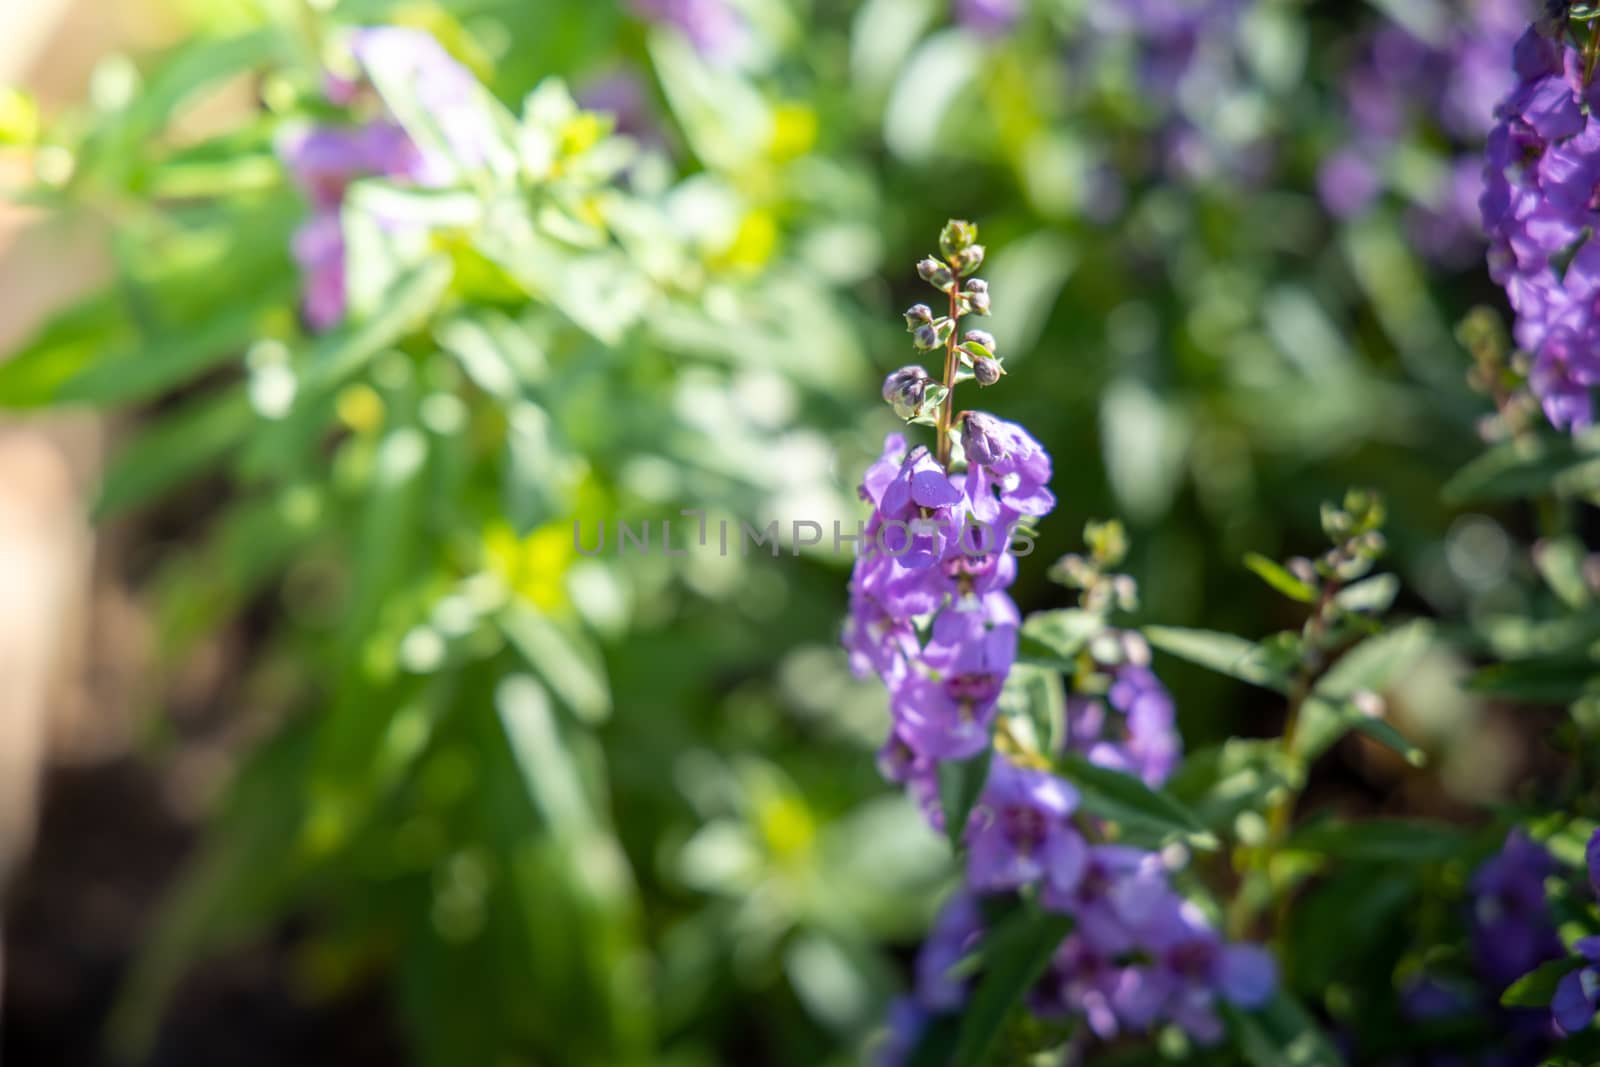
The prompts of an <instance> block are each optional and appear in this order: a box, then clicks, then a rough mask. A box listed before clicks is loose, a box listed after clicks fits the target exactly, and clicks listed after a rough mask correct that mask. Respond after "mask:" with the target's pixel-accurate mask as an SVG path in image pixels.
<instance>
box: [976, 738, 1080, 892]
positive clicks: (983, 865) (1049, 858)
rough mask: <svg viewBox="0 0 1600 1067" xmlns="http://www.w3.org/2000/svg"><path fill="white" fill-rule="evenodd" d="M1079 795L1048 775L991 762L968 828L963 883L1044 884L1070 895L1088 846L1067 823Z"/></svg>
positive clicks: (997, 886) (985, 888)
mask: <svg viewBox="0 0 1600 1067" xmlns="http://www.w3.org/2000/svg"><path fill="white" fill-rule="evenodd" d="M1077 806H1078V793H1077V790H1075V789H1073V788H1072V786H1070V785H1068V784H1067V783H1066V782H1064V781H1063V780H1061V779H1060V778H1057V777H1056V776H1055V775H1053V774H1050V773H1049V772H1048V771H1040V770H1033V769H1031V768H1025V767H1018V766H1017V765H1016V764H1014V763H1012V762H1011V761H1010V760H1007V759H1004V758H996V759H995V761H994V764H993V765H992V766H991V767H990V768H989V780H988V782H987V784H985V786H984V790H983V796H982V797H981V798H980V800H979V801H978V805H977V807H976V808H974V809H973V812H972V816H971V820H970V821H969V822H968V824H967V881H968V883H969V884H971V885H972V886H973V887H974V888H975V889H978V890H979V891H982V892H996V891H1000V890H1007V889H1020V888H1021V887H1023V886H1025V885H1030V884H1033V883H1036V882H1044V883H1045V884H1046V885H1047V886H1048V887H1049V888H1050V890H1051V891H1052V892H1054V893H1067V892H1071V891H1072V889H1073V887H1074V886H1076V885H1077V884H1078V879H1079V878H1081V877H1082V876H1083V868H1084V864H1085V863H1086V861H1087V859H1088V846H1086V845H1085V844H1084V841H1083V837H1082V835H1081V834H1079V833H1078V831H1077V829H1076V828H1075V827H1074V826H1073V825H1072V821H1071V816H1072V813H1073V812H1074V811H1075V810H1076V809H1077Z"/></svg>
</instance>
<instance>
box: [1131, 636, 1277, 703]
mask: <svg viewBox="0 0 1600 1067" xmlns="http://www.w3.org/2000/svg"><path fill="white" fill-rule="evenodd" d="M1144 636H1145V639H1146V640H1148V641H1149V642H1150V643H1151V644H1152V645H1154V646H1155V647H1156V648H1159V649H1161V651H1163V652H1167V653H1169V654H1171V655H1174V656H1177V657H1178V658H1179V659H1185V660H1188V661H1189V662H1190V663H1195V664H1198V665H1200V666H1202V667H1206V668H1208V669H1210V670H1213V671H1216V672H1218V673H1219V674H1226V675H1228V676H1229V677H1230V678H1237V679H1239V680H1240V681H1241V682H1249V683H1250V684H1251V685H1259V686H1261V687H1262V688H1264V689H1273V690H1276V691H1277V692H1280V693H1287V692H1288V691H1289V678H1288V676H1287V675H1286V674H1285V673H1284V672H1283V670H1282V669H1280V668H1278V667H1276V666H1275V665H1272V664H1271V663H1270V662H1269V660H1268V656H1267V653H1266V651H1265V650H1264V649H1263V648H1261V646H1259V645H1256V644H1254V643H1252V642H1250V641H1247V640H1245V639H1244V638H1242V637H1236V636H1234V635H1233V634H1224V633H1217V632H1215V631H1212V630H1193V629H1187V628H1184V627H1180V626H1146V627H1145V628H1144Z"/></svg>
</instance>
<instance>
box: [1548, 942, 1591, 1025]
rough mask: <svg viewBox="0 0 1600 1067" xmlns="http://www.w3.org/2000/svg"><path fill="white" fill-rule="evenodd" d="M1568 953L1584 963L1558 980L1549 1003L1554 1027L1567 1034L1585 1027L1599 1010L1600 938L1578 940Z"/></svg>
mask: <svg viewBox="0 0 1600 1067" xmlns="http://www.w3.org/2000/svg"><path fill="white" fill-rule="evenodd" d="M1572 950H1573V951H1574V952H1576V953H1577V954H1578V956H1579V958H1581V959H1582V960H1583V961H1584V964H1583V966H1582V967H1579V968H1578V969H1577V970H1575V971H1572V972H1571V973H1569V974H1567V975H1565V976H1564V977H1563V978H1562V979H1561V981H1560V982H1559V983H1558V984H1557V985H1556V994H1555V998H1554V999H1553V1000H1551V1001H1550V1010H1551V1012H1553V1013H1554V1014H1555V1017H1556V1025H1557V1026H1559V1027H1561V1029H1562V1030H1563V1031H1565V1032H1566V1033H1569V1034H1575V1033H1577V1032H1578V1031H1579V1030H1582V1029H1584V1028H1585V1027H1587V1026H1588V1025H1589V1024H1590V1023H1591V1022H1593V1021H1594V1013H1595V1012H1596V1011H1597V1010H1600V937H1580V938H1579V939H1578V940H1577V941H1576V942H1575V943H1574V944H1573V946H1572Z"/></svg>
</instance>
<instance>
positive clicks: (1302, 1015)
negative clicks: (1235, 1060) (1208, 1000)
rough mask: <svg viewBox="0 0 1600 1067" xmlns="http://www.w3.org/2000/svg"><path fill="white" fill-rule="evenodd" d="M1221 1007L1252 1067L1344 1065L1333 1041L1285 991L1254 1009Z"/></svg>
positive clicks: (1341, 1066) (1324, 1066) (1340, 1066)
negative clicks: (1251, 1010) (1247, 1010)
mask: <svg viewBox="0 0 1600 1067" xmlns="http://www.w3.org/2000/svg"><path fill="white" fill-rule="evenodd" d="M1222 1008H1223V1014H1224V1015H1225V1016H1226V1017H1227V1020H1228V1029H1229V1030H1230V1031H1231V1032H1232V1034H1233V1039H1234V1042H1235V1044H1237V1045H1238V1047H1239V1051H1240V1052H1241V1053H1242V1054H1243V1055H1244V1058H1245V1059H1246V1060H1247V1061H1249V1062H1250V1063H1252V1064H1254V1065H1255V1067H1344V1058H1343V1057H1342V1056H1340V1055H1339V1050H1338V1049H1336V1048H1335V1047H1334V1046H1333V1042H1331V1041H1329V1040H1328V1038H1327V1035H1325V1034H1324V1033H1323V1032H1322V1029H1321V1028H1320V1027H1319V1026H1317V1023H1316V1021H1315V1020H1314V1019H1312V1018H1311V1016H1310V1015H1309V1014H1308V1013H1307V1012H1306V1010H1305V1008H1304V1007H1302V1006H1301V1005H1300V1002H1299V1001H1298V1000H1296V999H1295V998H1294V996H1293V995H1291V994H1289V993H1287V992H1279V993H1278V995H1277V996H1275V997H1273V998H1272V1000H1270V1001H1268V1002H1267V1004H1266V1005H1265V1006H1264V1007H1262V1008H1260V1009H1259V1010H1257V1011H1254V1012H1245V1011H1240V1010H1239V1009H1237V1008H1234V1007H1231V1006H1229V1005H1226V1004H1224V1005H1223V1006H1222Z"/></svg>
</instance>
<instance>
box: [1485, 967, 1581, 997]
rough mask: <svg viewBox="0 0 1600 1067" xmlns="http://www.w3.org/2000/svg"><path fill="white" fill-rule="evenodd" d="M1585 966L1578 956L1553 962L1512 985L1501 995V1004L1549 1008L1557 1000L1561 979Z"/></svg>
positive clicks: (1530, 972)
mask: <svg viewBox="0 0 1600 1067" xmlns="http://www.w3.org/2000/svg"><path fill="white" fill-rule="evenodd" d="M1581 966H1583V960H1582V959H1581V958H1580V957H1578V956H1568V957H1566V958H1564V959H1559V960H1551V961H1550V962H1548V963H1545V964H1542V965H1541V966H1539V967H1538V968H1537V969H1535V970H1532V971H1529V972H1528V973H1527V974H1525V975H1523V976H1522V977H1521V978H1518V979H1517V980H1516V981H1515V982H1512V983H1511V987H1510V988H1509V989H1507V990H1506V991H1505V992H1504V993H1502V994H1501V995H1500V1003H1501V1004H1502V1005H1504V1006H1505V1007H1507V1008H1548V1007H1549V1006H1550V1001H1551V1000H1553V999H1555V995H1556V986H1557V985H1558V984H1559V983H1560V982H1561V979H1563V978H1565V977H1566V976H1567V975H1569V974H1571V973H1572V972H1573V971H1575V970H1577V969H1578V968H1579V967H1581Z"/></svg>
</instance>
